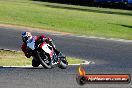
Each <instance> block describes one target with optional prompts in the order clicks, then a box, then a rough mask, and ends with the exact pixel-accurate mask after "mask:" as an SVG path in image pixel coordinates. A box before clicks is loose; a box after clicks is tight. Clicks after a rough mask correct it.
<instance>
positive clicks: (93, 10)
mask: <svg viewBox="0 0 132 88" xmlns="http://www.w3.org/2000/svg"><path fill="white" fill-rule="evenodd" d="M33 1H38V0H33ZM43 1H44V0H43ZM45 2H47V1H46V0H45ZM41 5H44V6H46V7H50V8H60V9H68V10H79V11H87V12H96V13H104V14H116V15H127V16H132V13H126V12H113V11H107V10H99V9H92V8H76V7H69V6H62V5H53V4H52V5H51V4H41Z"/></svg>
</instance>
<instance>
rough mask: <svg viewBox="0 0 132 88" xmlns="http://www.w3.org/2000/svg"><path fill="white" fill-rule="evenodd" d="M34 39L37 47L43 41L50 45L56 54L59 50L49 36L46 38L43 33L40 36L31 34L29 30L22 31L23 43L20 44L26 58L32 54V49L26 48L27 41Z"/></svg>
mask: <svg viewBox="0 0 132 88" xmlns="http://www.w3.org/2000/svg"><path fill="white" fill-rule="evenodd" d="M32 40H35V46H36V47H37V45H38V44H40V43H42V42H43V41H45V42H46V43H48V44H49V45H51V46H52V47H53V49H54V51H55V53H56V54H57V55H58V54H59V53H60V52H59V51H58V50H57V49H56V48H55V45H54V44H53V42H52V39H51V38H49V37H48V38H47V37H46V36H45V35H41V36H32V35H31V33H30V32H22V41H23V44H22V46H21V49H22V51H23V52H24V54H25V56H26V57H27V58H30V57H31V56H32V51H31V50H30V49H28V48H27V43H28V42H29V41H32Z"/></svg>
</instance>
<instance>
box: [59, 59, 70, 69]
mask: <svg viewBox="0 0 132 88" xmlns="http://www.w3.org/2000/svg"><path fill="white" fill-rule="evenodd" d="M67 66H68V62H67V60H66V59H62V60H61V61H60V63H59V66H58V67H59V68H61V69H66V68H67Z"/></svg>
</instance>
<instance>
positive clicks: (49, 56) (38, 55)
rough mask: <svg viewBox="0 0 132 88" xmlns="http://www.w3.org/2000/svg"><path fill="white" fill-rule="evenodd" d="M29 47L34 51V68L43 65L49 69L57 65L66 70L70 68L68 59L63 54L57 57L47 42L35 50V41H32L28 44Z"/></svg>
mask: <svg viewBox="0 0 132 88" xmlns="http://www.w3.org/2000/svg"><path fill="white" fill-rule="evenodd" d="M27 47H28V48H29V49H30V50H32V57H33V60H32V66H33V67H38V66H39V65H40V64H41V65H42V66H43V67H44V68H48V69H49V68H52V67H54V66H56V65H57V66H58V67H59V68H61V69H66V68H67V66H68V62H67V60H66V57H65V56H64V55H63V54H62V53H59V55H56V53H55V52H54V49H53V47H52V46H50V45H49V44H47V43H46V42H43V43H41V44H39V45H38V47H37V48H35V40H32V41H31V42H29V43H27Z"/></svg>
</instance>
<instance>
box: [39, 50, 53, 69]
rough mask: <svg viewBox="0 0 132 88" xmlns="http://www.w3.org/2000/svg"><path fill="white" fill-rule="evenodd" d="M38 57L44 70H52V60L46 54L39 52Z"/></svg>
mask: <svg viewBox="0 0 132 88" xmlns="http://www.w3.org/2000/svg"><path fill="white" fill-rule="evenodd" d="M37 55H38V59H39V61H40V64H41V65H42V66H43V67H44V68H46V69H50V68H52V65H51V59H50V58H49V56H48V55H47V54H45V53H44V52H39V51H37Z"/></svg>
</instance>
